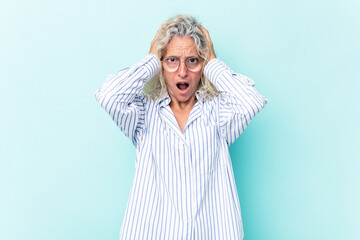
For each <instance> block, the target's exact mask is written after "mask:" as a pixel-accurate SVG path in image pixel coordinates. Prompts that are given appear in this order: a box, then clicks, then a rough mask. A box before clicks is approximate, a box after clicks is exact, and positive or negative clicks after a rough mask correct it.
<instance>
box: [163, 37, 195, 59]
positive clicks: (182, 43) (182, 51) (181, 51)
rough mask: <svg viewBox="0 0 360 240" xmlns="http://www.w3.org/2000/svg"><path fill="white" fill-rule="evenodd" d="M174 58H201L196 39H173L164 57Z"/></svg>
mask: <svg viewBox="0 0 360 240" xmlns="http://www.w3.org/2000/svg"><path fill="white" fill-rule="evenodd" d="M167 56H174V57H181V56H184V57H189V56H199V55H198V52H197V50H196V45H195V42H194V39H192V38H190V37H179V36H175V37H173V38H172V39H171V40H170V42H169V43H168V45H167V47H166V51H165V54H164V57H167Z"/></svg>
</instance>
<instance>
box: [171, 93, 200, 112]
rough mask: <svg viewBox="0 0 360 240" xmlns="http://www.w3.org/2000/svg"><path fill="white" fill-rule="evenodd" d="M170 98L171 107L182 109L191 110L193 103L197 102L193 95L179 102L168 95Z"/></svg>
mask: <svg viewBox="0 0 360 240" xmlns="http://www.w3.org/2000/svg"><path fill="white" fill-rule="evenodd" d="M170 99H171V102H170V104H169V105H170V107H171V108H172V109H177V110H183V111H187V110H191V109H192V108H193V106H194V105H195V103H196V102H197V99H196V97H195V95H194V96H192V97H191V98H190V99H189V100H188V101H186V102H179V101H178V100H176V99H175V98H172V97H170Z"/></svg>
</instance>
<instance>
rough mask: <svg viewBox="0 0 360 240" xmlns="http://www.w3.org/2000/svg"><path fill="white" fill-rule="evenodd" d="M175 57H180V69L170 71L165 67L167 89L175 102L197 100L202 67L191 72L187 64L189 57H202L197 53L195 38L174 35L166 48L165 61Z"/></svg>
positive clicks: (181, 102)
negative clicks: (196, 94) (196, 95)
mask: <svg viewBox="0 0 360 240" xmlns="http://www.w3.org/2000/svg"><path fill="white" fill-rule="evenodd" d="M170 57H174V58H178V59H180V61H181V63H180V66H179V69H178V70H177V71H175V72H169V71H167V70H166V69H165V67H163V69H164V70H163V71H164V72H163V73H164V77H165V82H166V87H167V91H168V93H169V96H170V98H171V101H172V102H174V103H180V104H183V103H190V102H191V101H193V100H195V92H196V91H197V89H198V86H199V82H200V78H201V73H202V69H203V68H201V69H200V70H199V71H198V72H190V71H189V70H188V69H187V68H186V66H185V60H187V59H189V58H198V59H201V58H200V56H199V55H198V53H197V50H196V46H195V43H194V40H193V39H192V38H189V37H179V36H175V37H173V38H172V39H171V40H170V42H169V43H168V46H167V48H166V51H165V54H164V56H163V61H165V60H166V59H167V58H170ZM163 64H165V63H163Z"/></svg>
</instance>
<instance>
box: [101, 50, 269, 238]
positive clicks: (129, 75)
mask: <svg viewBox="0 0 360 240" xmlns="http://www.w3.org/2000/svg"><path fill="white" fill-rule="evenodd" d="M159 66H160V62H159V60H158V59H157V58H156V57H155V56H154V55H151V54H149V55H147V56H146V57H145V58H143V59H142V60H141V61H139V62H138V63H137V64H135V65H134V66H133V67H131V68H126V69H123V70H121V71H120V72H118V73H117V74H114V75H109V76H108V78H107V79H106V81H105V83H104V84H103V86H102V88H101V89H99V90H97V91H96V92H95V95H96V98H97V100H98V101H99V103H100V104H101V106H102V107H103V108H104V109H105V110H106V111H107V112H108V113H109V114H110V116H111V117H112V119H113V120H114V122H115V123H116V124H117V126H118V127H119V128H120V129H121V130H122V131H123V132H124V133H125V135H126V136H128V137H129V138H130V139H131V140H132V142H133V144H134V145H135V147H136V161H135V175H134V179H133V184H132V187H131V192H130V197H129V200H128V203H127V207H126V212H125V216H124V218H123V223H122V226H121V231H120V239H242V238H243V226H242V219H241V212H240V203H239V199H238V194H237V190H236V185H235V180H234V173H233V169H232V165H231V160H230V155H229V151H228V146H229V145H230V144H232V143H233V142H234V141H235V140H236V138H237V137H238V136H239V135H240V134H241V133H242V132H243V131H244V129H245V128H246V126H247V125H248V124H249V122H250V120H251V119H252V118H253V117H254V116H255V115H256V114H257V113H258V112H259V111H260V110H261V109H262V108H263V107H264V106H265V104H266V102H267V99H266V98H265V97H264V96H262V95H260V94H259V93H258V92H257V90H256V89H255V88H254V82H253V81H252V80H251V79H249V78H247V77H245V76H243V75H240V74H237V73H234V72H233V71H232V70H231V69H230V68H229V67H227V66H226V65H225V63H223V62H222V61H221V60H219V59H214V60H212V61H210V62H209V63H208V64H207V65H206V67H205V70H204V73H205V75H206V76H207V77H208V78H209V79H210V81H211V82H212V83H213V84H214V85H215V86H216V87H217V89H218V90H219V91H221V92H222V94H221V95H220V96H218V97H215V98H213V99H212V100H208V101H203V100H202V99H201V97H200V96H199V94H198V92H197V93H196V97H197V100H198V101H197V102H196V104H195V105H194V107H193V109H192V111H191V113H190V116H189V119H188V121H187V125H186V127H185V129H184V131H183V132H181V130H180V128H179V126H178V124H177V122H176V119H175V117H174V115H173V113H172V110H171V109H170V106H169V103H170V98H169V96H168V95H166V96H165V97H164V98H161V99H158V100H156V101H153V100H151V99H149V98H146V97H144V96H143V93H142V89H143V86H144V84H145V83H146V82H147V81H148V80H150V79H151V78H152V77H154V76H155V75H156V74H157V73H158V71H159Z"/></svg>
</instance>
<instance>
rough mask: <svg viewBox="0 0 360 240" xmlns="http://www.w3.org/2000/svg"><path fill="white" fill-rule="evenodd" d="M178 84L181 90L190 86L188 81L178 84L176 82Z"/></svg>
mask: <svg viewBox="0 0 360 240" xmlns="http://www.w3.org/2000/svg"><path fill="white" fill-rule="evenodd" d="M176 86H177V87H178V89H180V90H186V89H187V88H188V87H189V84H188V83H178V84H176Z"/></svg>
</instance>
